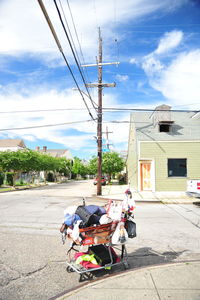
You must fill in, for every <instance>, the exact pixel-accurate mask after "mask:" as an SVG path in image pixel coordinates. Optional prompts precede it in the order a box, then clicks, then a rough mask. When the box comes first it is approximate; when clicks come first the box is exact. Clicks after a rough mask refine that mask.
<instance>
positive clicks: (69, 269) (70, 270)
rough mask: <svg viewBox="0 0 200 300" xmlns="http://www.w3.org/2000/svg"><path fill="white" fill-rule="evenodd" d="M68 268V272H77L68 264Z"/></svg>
mask: <svg viewBox="0 0 200 300" xmlns="http://www.w3.org/2000/svg"><path fill="white" fill-rule="evenodd" d="M66 270H67V272H68V273H72V272H75V271H74V269H72V268H71V267H70V266H68V267H67V269H66Z"/></svg>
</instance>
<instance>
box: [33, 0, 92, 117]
mask: <svg viewBox="0 0 200 300" xmlns="http://www.w3.org/2000/svg"><path fill="white" fill-rule="evenodd" d="M38 3H39V5H40V8H41V10H42V12H43V14H44V16H45V19H46V21H47V24H48V26H49V28H50V30H51V33H52V34H53V37H54V40H55V42H56V44H57V47H58V49H59V51H60V53H61V54H62V57H63V59H64V61H65V63H66V65H67V67H68V69H69V71H70V74H71V76H72V78H73V80H74V82H75V84H76V87H77V89H78V91H79V93H80V95H81V97H82V100H83V102H84V104H85V106H86V108H87V110H88V113H89V115H90V117H91V118H92V120H93V121H95V120H96V119H95V118H94V117H93V115H92V113H91V112H90V109H89V107H88V105H87V102H86V100H85V98H84V96H83V94H82V92H81V89H80V87H79V85H78V82H77V81H76V78H75V76H74V74H73V71H72V69H71V68H70V66H69V63H68V61H67V58H66V56H65V54H64V52H63V49H62V46H61V44H60V41H59V39H58V37H57V34H56V32H55V29H54V27H53V24H52V22H51V20H50V18H49V16H48V13H47V11H46V8H45V6H44V4H43V2H42V0H38Z"/></svg>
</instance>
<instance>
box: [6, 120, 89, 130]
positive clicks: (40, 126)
mask: <svg viewBox="0 0 200 300" xmlns="http://www.w3.org/2000/svg"><path fill="white" fill-rule="evenodd" d="M92 121H93V120H84V121H74V122H66V123H58V124H46V125H36V126H27V127H13V128H3V129H0V131H8V130H23V129H33V128H43V127H54V126H63V125H71V124H79V123H86V122H92Z"/></svg>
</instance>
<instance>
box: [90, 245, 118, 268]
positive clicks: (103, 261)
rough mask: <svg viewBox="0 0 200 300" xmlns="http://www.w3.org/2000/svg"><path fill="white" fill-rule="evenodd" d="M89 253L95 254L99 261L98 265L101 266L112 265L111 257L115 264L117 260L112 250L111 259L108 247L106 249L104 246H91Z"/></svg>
mask: <svg viewBox="0 0 200 300" xmlns="http://www.w3.org/2000/svg"><path fill="white" fill-rule="evenodd" d="M89 252H91V253H92V254H94V256H95V258H96V260H97V261H98V263H99V264H100V265H101V266H105V265H107V264H110V263H111V257H112V260H113V263H115V262H116V259H117V257H116V255H115V254H114V253H113V252H112V250H111V257H110V253H109V250H108V247H106V246H104V245H96V246H91V247H89Z"/></svg>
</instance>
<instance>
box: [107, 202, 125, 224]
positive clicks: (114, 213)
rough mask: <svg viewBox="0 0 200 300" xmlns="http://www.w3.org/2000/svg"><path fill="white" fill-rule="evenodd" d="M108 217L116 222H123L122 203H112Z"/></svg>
mask: <svg viewBox="0 0 200 300" xmlns="http://www.w3.org/2000/svg"><path fill="white" fill-rule="evenodd" d="M107 215H108V217H109V218H111V219H112V220H115V221H119V220H121V217H122V201H120V202H118V203H117V202H116V201H112V202H111V203H110V204H109V207H108V211H107Z"/></svg>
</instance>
